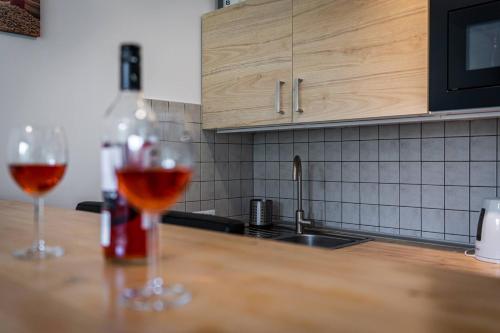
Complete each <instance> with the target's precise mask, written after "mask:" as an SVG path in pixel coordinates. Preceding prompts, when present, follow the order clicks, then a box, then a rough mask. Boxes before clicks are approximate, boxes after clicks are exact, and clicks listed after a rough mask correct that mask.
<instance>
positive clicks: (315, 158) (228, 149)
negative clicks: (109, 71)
mask: <svg viewBox="0 0 500 333" xmlns="http://www.w3.org/2000/svg"><path fill="white" fill-rule="evenodd" d="M152 105H153V109H154V110H155V111H156V112H157V113H159V116H160V119H162V116H161V114H162V113H164V112H169V110H177V111H179V112H183V113H184V118H185V121H186V123H187V125H186V126H187V128H188V129H189V130H190V132H191V133H192V137H193V140H194V142H195V145H196V148H195V149H196V154H197V156H196V160H197V161H198V162H197V163H196V165H195V175H194V178H193V182H192V184H191V185H190V187H189V188H188V190H187V191H186V193H185V194H184V196H183V198H182V199H181V200H180V201H179V203H178V204H177V205H176V206H175V209H179V210H185V211H197V210H208V209H215V210H216V214H218V215H223V216H230V217H236V218H242V219H247V218H248V207H249V201H250V199H251V198H253V197H260V198H268V199H272V200H274V202H275V207H274V214H275V217H276V218H277V219H280V220H282V221H284V222H287V223H293V219H294V213H295V210H296V209H297V204H296V200H295V198H296V195H297V191H296V184H295V183H294V182H293V181H292V160H293V157H294V156H295V155H300V157H301V159H302V168H303V179H304V184H303V185H304V187H303V195H304V202H303V204H304V210H305V213H306V216H307V217H308V218H311V219H313V220H314V221H315V223H316V225H319V226H322V227H327V228H328V227H332V228H345V229H354V230H366V231H372V232H380V233H386V234H399V235H405V236H411V237H422V238H427V239H434V240H446V241H454V242H460V243H469V242H471V243H473V242H474V236H475V233H476V227H477V219H478V216H479V210H480V208H481V204H482V200H483V198H486V197H494V196H497V195H498V192H497V191H499V190H500V177H499V175H500V160H499V151H500V145H499V142H500V135H499V128H498V120H497V119H495V120H474V121H448V122H432V123H422V124H419V123H417V124H400V125H380V126H364V127H346V128H326V129H310V130H307V129H301V130H282V131H275V132H266V133H263V132H258V133H255V134H216V133H215V132H214V131H206V130H201V115H200V106H199V105H195V104H184V103H176V102H163V101H152ZM163 139H164V140H168V133H164V138H163Z"/></svg>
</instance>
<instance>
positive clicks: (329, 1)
mask: <svg viewBox="0 0 500 333" xmlns="http://www.w3.org/2000/svg"><path fill="white" fill-rule="evenodd" d="M427 31H428V2H427V0H405V1H400V0H282V1H271V0H268V1H264V0H247V1H246V2H244V3H243V4H241V5H236V6H235V7H234V8H232V7H229V8H227V9H224V10H220V11H216V12H214V13H210V14H207V15H206V16H204V18H203V46H202V48H203V75H202V81H203V83H202V86H203V88H202V91H203V93H202V94H203V96H202V98H203V100H202V106H203V127H204V128H224V127H226V128H227V127H233V128H236V127H249V126H257V125H278V124H283V123H292V122H293V123H308V122H325V121H340V120H355V119H367V118H384V117H396V116H406V115H419V114H425V113H427V110H428V106H427V68H428V66H427V59H428V56H427V52H428V46H427V44H428V41H427V40H428V32H427ZM299 79H300V80H299ZM276 80H281V81H283V82H284V84H283V85H282V87H281V96H280V98H281V111H282V112H283V113H276V112H275V110H274V106H275V103H274V99H275V96H276Z"/></svg>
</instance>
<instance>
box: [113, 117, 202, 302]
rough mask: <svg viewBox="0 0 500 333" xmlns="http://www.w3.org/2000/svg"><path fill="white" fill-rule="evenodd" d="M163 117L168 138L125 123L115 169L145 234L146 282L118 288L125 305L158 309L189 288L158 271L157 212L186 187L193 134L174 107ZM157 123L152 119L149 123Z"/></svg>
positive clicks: (184, 299)
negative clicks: (123, 141) (136, 286)
mask: <svg viewBox="0 0 500 333" xmlns="http://www.w3.org/2000/svg"><path fill="white" fill-rule="evenodd" d="M141 119H144V118H141ZM141 119H139V120H141ZM163 120H164V121H163V122H162V124H161V125H162V129H163V131H165V132H167V133H168V138H169V141H160V140H155V139H154V136H151V131H146V132H144V133H147V135H144V134H143V135H141V134H140V132H139V131H136V130H134V127H133V126H131V127H129V130H130V133H129V134H128V136H127V140H126V144H125V145H124V147H123V151H122V163H121V165H120V166H119V167H118V168H117V169H116V176H117V180H118V192H119V193H120V194H121V195H122V196H123V197H124V198H125V199H126V200H127V201H128V202H130V203H131V205H132V206H134V207H135V208H136V209H138V210H139V211H141V213H142V226H143V228H145V229H147V234H148V236H147V247H148V264H149V265H148V282H147V283H146V285H145V286H144V287H143V288H140V289H125V290H124V292H123V293H122V301H123V302H124V304H125V305H126V306H129V307H131V308H133V309H136V310H141V311H161V310H165V309H167V308H171V307H178V306H181V305H184V304H186V303H188V302H189V301H190V300H191V294H190V293H189V292H188V291H187V290H186V289H184V287H183V286H182V285H180V284H171V285H166V284H165V283H164V282H163V278H162V277H161V274H160V254H159V235H158V232H159V231H158V223H159V220H160V214H161V213H163V212H165V211H166V210H167V209H168V208H170V207H171V206H172V205H174V204H175V203H176V201H177V199H178V198H179V197H180V196H181V195H182V193H183V192H184V191H185V190H186V187H187V185H188V184H189V181H190V180H191V176H192V167H193V153H192V147H191V140H190V137H189V135H187V133H186V132H185V131H184V124H183V122H182V121H181V120H180V119H179V118H178V115H176V114H175V113H171V114H169V115H168V116H167V117H165V119H163ZM139 123H140V121H139ZM156 125H158V123H157V122H156V121H153V122H152V124H151V126H152V127H155V126H156ZM158 137H159V136H158Z"/></svg>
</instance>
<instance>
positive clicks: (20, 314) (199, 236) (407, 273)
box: [0, 201, 500, 332]
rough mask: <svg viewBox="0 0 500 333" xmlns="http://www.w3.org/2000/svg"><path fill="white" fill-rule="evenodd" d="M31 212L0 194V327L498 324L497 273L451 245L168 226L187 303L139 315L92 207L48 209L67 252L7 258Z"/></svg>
mask: <svg viewBox="0 0 500 333" xmlns="http://www.w3.org/2000/svg"><path fill="white" fill-rule="evenodd" d="M31 218H32V211H31V206H30V205H28V204H24V203H19V202H8V201H0V267H1V269H0V295H1V297H0V332H35V331H36V332H69V331H71V332H129V331H130V332H235V331H238V332H323V331H324V332H333V331H337V332H365V331H367V332H483V331H484V332H499V331H500V279H497V278H492V277H490V276H485V275H498V269H497V267H496V266H495V265H491V264H483V263H480V262H476V261H475V260H473V259H472V258H465V257H463V256H462V255H461V254H459V253H453V252H444V251H438V250H433V249H423V248H418V247H410V246H404V245H399V244H386V243H377V242H371V243H365V244H362V245H357V246H353V247H349V248H344V249H339V250H333V251H332V250H322V249H312V248H307V247H301V246H298V245H290V244H284V243H278V242H275V241H267V240H259V239H254V238H246V237H242V236H233V235H227V234H222V233H214V232H208V231H202V230H196V229H189V228H182V227H176V226H170V225H169V226H162V228H161V229H162V242H163V243H162V244H163V246H162V256H163V271H164V274H163V275H164V276H165V277H166V279H167V280H170V281H175V282H181V283H183V284H184V285H185V286H186V287H187V288H188V289H190V290H191V292H192V294H193V300H192V302H191V303H190V304H188V305H186V306H184V307H182V308H179V309H174V310H170V311H165V312H162V313H139V312H135V311H131V310H128V309H124V308H122V307H121V306H120V305H119V304H117V301H116V299H117V294H118V292H119V289H120V288H122V287H123V286H124V285H127V286H131V285H137V284H140V283H141V282H142V278H144V275H145V268H144V267H137V266H126V267H123V266H116V265H109V264H106V263H105V262H104V260H103V259H102V255H101V250H100V247H99V245H98V244H99V217H98V215H96V214H89V213H82V212H75V211H71V210H64V209H56V208H47V210H46V220H47V228H46V229H47V230H46V231H47V240H48V241H49V243H50V244H59V245H62V246H64V247H65V249H66V251H67V254H66V255H65V256H64V257H62V258H59V259H55V260H51V261H46V262H41V263H32V262H23V261H19V260H15V259H14V258H13V257H12V256H11V252H12V251H13V250H14V249H17V248H19V247H22V246H25V245H27V244H29V243H30V242H31V237H32V221H31ZM471 272H474V273H471ZM476 272H477V273H479V274H477V273H476Z"/></svg>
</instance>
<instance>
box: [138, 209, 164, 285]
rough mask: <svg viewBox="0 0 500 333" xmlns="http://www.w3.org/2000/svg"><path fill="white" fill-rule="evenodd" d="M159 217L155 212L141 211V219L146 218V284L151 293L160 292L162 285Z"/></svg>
mask: <svg viewBox="0 0 500 333" xmlns="http://www.w3.org/2000/svg"><path fill="white" fill-rule="evenodd" d="M159 218H160V215H159V214H157V213H148V212H144V213H143V219H146V220H147V225H148V284H149V287H150V288H152V291H153V293H161V289H162V287H163V279H162V278H161V273H160V255H159V251H160V248H159V235H158V221H159Z"/></svg>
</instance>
